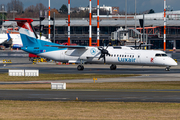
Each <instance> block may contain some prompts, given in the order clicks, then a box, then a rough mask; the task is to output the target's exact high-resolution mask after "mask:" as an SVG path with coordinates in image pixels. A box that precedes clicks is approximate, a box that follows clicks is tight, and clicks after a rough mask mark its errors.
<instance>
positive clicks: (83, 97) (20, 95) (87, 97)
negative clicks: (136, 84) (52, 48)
mask: <svg viewBox="0 0 180 120" xmlns="http://www.w3.org/2000/svg"><path fill="white" fill-rule="evenodd" d="M179 94H180V90H173V91H171V90H164V91H151V90H127V91H124V90H118V91H112V90H105V91H99V90H89V91H88V90H87V91H83V90H64V91H56V90H0V100H22V101H23V100H28V101H75V100H76V99H78V101H89V102H96V101H101V102H103V101H118V102H177V103H179V102H180V96H179Z"/></svg>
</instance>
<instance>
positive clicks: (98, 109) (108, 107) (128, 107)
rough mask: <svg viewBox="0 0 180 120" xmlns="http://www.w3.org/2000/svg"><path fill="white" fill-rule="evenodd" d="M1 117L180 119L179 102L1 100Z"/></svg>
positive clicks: (16, 119) (10, 119)
mask: <svg viewBox="0 0 180 120" xmlns="http://www.w3.org/2000/svg"><path fill="white" fill-rule="evenodd" d="M0 108H1V109H0V113H1V115H0V119H3V120H24V119H26V120H59V119H63V120H64V119H73V120H74V119H78V120H79V119H88V120H92V119H97V120H100V119H101V120H102V119H111V120H115V119H122V120H179V119H180V112H179V111H180V103H138V102H134V103H131V102H128V103H125V102H79V101H71V102H60V101H56V102H55V101H53V102H52V101H5V100H2V101H0Z"/></svg>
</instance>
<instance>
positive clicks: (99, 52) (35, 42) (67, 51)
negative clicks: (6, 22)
mask: <svg viewBox="0 0 180 120" xmlns="http://www.w3.org/2000/svg"><path fill="white" fill-rule="evenodd" d="M15 21H17V25H18V26H19V33H20V35H21V39H22V42H23V47H22V48H21V49H22V50H24V51H26V52H28V53H32V54H36V55H38V56H41V57H45V58H49V59H52V60H55V61H60V62H67V63H78V64H79V65H78V66H77V69H78V70H83V69H84V66H83V64H84V63H92V64H104V63H106V64H110V69H111V70H115V69H116V65H141V66H164V67H166V68H165V70H167V71H169V70H170V67H171V66H176V65H177V63H176V62H175V61H174V60H173V59H172V58H171V57H168V56H167V55H166V53H165V52H163V51H159V50H139V49H134V48H133V47H127V46H119V47H112V46H109V47H108V46H107V47H106V48H105V47H89V46H67V45H59V44H55V43H51V42H48V41H42V40H40V39H38V37H37V34H36V33H35V31H34V28H33V27H32V25H31V23H32V22H33V20H32V19H28V18H16V19H15Z"/></svg>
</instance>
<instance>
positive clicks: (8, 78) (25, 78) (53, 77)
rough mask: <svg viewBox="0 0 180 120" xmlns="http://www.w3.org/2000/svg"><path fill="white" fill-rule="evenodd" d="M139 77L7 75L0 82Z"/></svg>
mask: <svg viewBox="0 0 180 120" xmlns="http://www.w3.org/2000/svg"><path fill="white" fill-rule="evenodd" d="M133 76H139V75H111V74H108V75H99V74H40V75H39V77H25V76H20V77H19V76H8V74H7V73H3V74H0V81H4V82H7V81H9V82H10V81H41V80H71V79H86V78H92V79H93V78H118V77H133Z"/></svg>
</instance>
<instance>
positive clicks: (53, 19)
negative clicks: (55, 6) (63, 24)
mask: <svg viewBox="0 0 180 120" xmlns="http://www.w3.org/2000/svg"><path fill="white" fill-rule="evenodd" d="M51 20H52V21H53V40H54V43H55V12H54V17H53V18H52V17H51Z"/></svg>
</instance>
